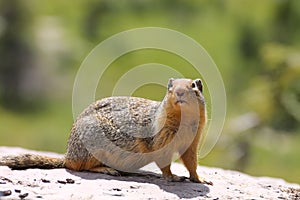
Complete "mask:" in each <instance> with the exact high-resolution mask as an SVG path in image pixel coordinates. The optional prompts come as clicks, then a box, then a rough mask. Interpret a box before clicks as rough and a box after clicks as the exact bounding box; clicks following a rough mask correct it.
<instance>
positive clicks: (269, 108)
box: [0, 0, 300, 182]
mask: <svg viewBox="0 0 300 200" xmlns="http://www.w3.org/2000/svg"><path fill="white" fill-rule="evenodd" d="M9 3H11V4H16V5H15V7H14V8H15V9H17V10H19V12H17V13H18V14H19V15H20V16H21V17H18V19H19V20H17V21H15V23H8V22H9V20H13V19H11V18H7V17H6V16H7V15H6V14H5V13H6V12H7V9H6V4H9ZM23 11H24V12H23ZM24 13H25V14H24ZM26 13H27V14H26ZM299 22H300V1H298V0H288V1H273V0H265V1H260V0H244V1H239V0H228V1H197V0H190V1H182V0H166V1H159V0H143V1H140V0H132V1H119V0H101V1H98V0H88V1H87V0H77V1H74V2H69V1H58V0H53V1H38V0H27V1H18V0H12V1H7V2H4V1H3V2H1V3H0V58H1V63H0V83H1V85H0V99H1V101H0V103H1V104H0V123H1V126H0V145H14V146H22V147H27V148H32V149H41V150H51V151H56V152H64V151H65V148H66V141H67V138H68V134H69V130H70V128H71V124H72V111H71V96H72V86H73V82H74V77H75V75H76V72H77V70H78V67H79V66H80V64H81V62H82V61H83V60H84V58H85V57H86V56H87V54H88V53H89V52H90V51H91V50H92V49H93V48H94V47H95V46H96V45H97V44H99V42H101V41H103V40H104V39H106V38H108V37H110V36H111V35H113V34H116V33H119V32H121V31H124V30H128V29H132V28H138V27H146V26H159V27H165V28H170V29H174V30H177V31H180V32H182V33H184V34H187V35H188V36H190V37H192V38H193V39H195V40H196V41H197V42H199V43H200V44H201V45H202V46H203V47H204V48H205V49H206V50H207V51H208V53H209V54H210V55H211V57H212V58H213V59H214V61H215V63H216V64H217V66H218V67H219V70H220V72H221V74H222V76H223V79H224V82H225V87H226V93H227V98H228V99H227V102H228V104H227V105H228V107H227V110H228V115H227V116H228V119H227V121H226V124H225V127H224V131H223V135H222V137H221V139H220V141H219V143H218V144H217V146H216V148H215V149H214V150H213V152H212V153H211V154H210V155H209V156H208V157H206V158H205V159H204V160H203V163H204V164H208V165H213V166H220V167H226V168H238V169H240V170H244V171H246V172H249V173H252V174H254V175H272V176H279V177H283V178H286V179H288V180H290V181H295V182H300V180H299V178H297V177H299V170H298V169H299V167H300V163H299V159H297V158H298V157H299V155H300V149H299V148H298V146H299V145H297V142H298V141H299V134H300V133H299V132H300V131H299V130H300V127H299V124H300V123H299V122H300V60H299V58H300V48H299V47H300V26H299ZM10 33H13V34H10ZM9 38H13V39H12V41H13V42H16V41H17V42H19V43H17V44H20V45H21V47H22V48H21V49H25V50H23V51H22V52H23V53H24V52H25V54H24V55H28V56H26V58H27V59H29V62H27V63H31V64H30V66H29V67H23V63H22V60H20V59H19V58H18V56H17V55H18V51H16V50H15V49H14V48H13V46H11V45H9V43H8V42H9V41H10V40H9ZM18 49H20V48H18ZM22 55H23V54H22ZM152 62H156V63H161V64H165V65H169V66H172V67H173V68H175V69H176V70H178V71H180V72H181V73H183V74H184V75H185V76H186V77H191V78H196V77H199V76H200V75H199V74H197V72H196V71H194V70H192V68H191V67H190V64H189V63H188V62H186V61H185V60H183V59H182V58H180V57H178V56H176V55H173V54H171V53H168V52H163V51H159V50H141V51H135V52H131V53H128V54H126V55H124V56H122V57H120V58H118V59H117V60H116V61H115V62H113V63H112V64H111V66H110V67H109V68H108V69H107V71H105V76H104V77H103V78H102V79H101V80H100V81H99V85H98V88H97V94H96V96H97V98H102V97H104V96H110V95H111V90H112V88H113V87H114V84H115V83H116V82H117V81H118V79H119V78H120V77H121V76H122V75H123V74H124V73H125V72H127V71H128V70H130V69H132V68H133V67H135V66H137V65H141V64H145V63H152ZM20 63H21V64H20ZM26 66H28V65H26ZM29 69H30V70H31V71H30V70H29ZM10 70H12V71H13V72H14V73H11V72H8V71H10ZM12 74H17V75H18V76H13V75H12ZM8 75H10V77H13V78H14V79H12V78H7V77H8ZM11 80H15V82H14V83H18V84H17V86H18V87H17V88H15V89H13V90H8V89H9V88H10V87H12V86H13V85H11V84H9V81H11ZM25 86H26V87H25ZM5 91H17V92H18V94H19V95H21V96H23V97H24V98H25V100H26V101H28V102H29V104H22V103H21V100H20V101H19V100H14V101H13V99H18V98H15V97H13V96H11V97H5ZM207 92H208V91H207ZM10 94H11V93H10ZM12 94H17V93H12ZM36 94H38V95H36ZM164 94H165V89H164V88H163V87H162V86H158V85H153V84H149V85H145V86H143V87H140V88H138V89H137V90H136V91H135V92H134V95H135V96H142V97H147V98H151V99H155V100H160V99H162V97H163V96H164ZM206 95H207V94H206ZM24 98H23V99H24ZM3 99H6V100H5V101H4V100H3ZM5 102H8V103H9V104H10V105H12V106H7V105H8V104H7V103H5ZM30 102H31V103H30ZM36 102H39V104H38V106H36V107H35V108H33V107H32V105H35V104H37V103H36ZM29 105H31V107H28V106H29ZM11 107H13V108H16V109H13V110H12V109H11ZM24 108H25V109H24ZM31 111H32V112H31ZM246 113H254V115H255V117H254V118H255V120H254V121H255V122H257V123H253V126H250V128H246V129H245V130H241V129H240V128H237V127H235V126H232V124H233V123H232V121H234V120H236V119H237V118H238V119H239V118H240V116H243V115H244V114H246ZM249 120H250V119H249ZM238 124H241V123H238ZM242 124H243V122H242ZM266 132H267V133H270V137H265V134H266ZM282 135H284V136H282ZM282 137H284V140H282ZM278 138H279V139H278ZM258 141H259V142H258ZM270 141H272V142H274V143H276V145H273V144H272V142H271V143H270ZM284 142H285V143H284ZM258 143H259V144H258ZM287 144H288V145H287ZM282 146H283V147H284V148H278V147H282ZM241 155H243V156H241ZM241 157H243V159H242V161H241ZM241 162H242V163H244V164H241V165H240V164H238V163H241ZM241 166H243V167H241ZM297 175H298V176H297Z"/></svg>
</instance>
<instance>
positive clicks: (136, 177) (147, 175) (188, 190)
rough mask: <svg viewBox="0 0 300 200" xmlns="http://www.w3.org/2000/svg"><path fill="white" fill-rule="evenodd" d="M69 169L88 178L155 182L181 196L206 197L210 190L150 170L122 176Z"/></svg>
mask: <svg viewBox="0 0 300 200" xmlns="http://www.w3.org/2000/svg"><path fill="white" fill-rule="evenodd" d="M67 171H68V172H69V173H70V174H72V175H74V176H78V177H80V178H82V179H86V180H97V179H105V180H117V181H128V182H137V183H149V184H155V185H157V186H159V188H160V189H162V190H164V191H165V192H168V193H173V194H175V195H177V196H178V197H179V198H195V197H203V196H204V197H205V196H207V194H208V193H209V192H210V190H209V188H208V187H207V186H206V185H203V184H200V183H193V182H190V181H189V180H185V181H183V182H168V181H166V180H165V179H163V178H162V177H161V175H159V174H156V173H153V172H148V171H147V172H146V171H139V172H138V173H125V174H122V176H111V175H106V174H101V173H92V172H76V171H72V170H67Z"/></svg>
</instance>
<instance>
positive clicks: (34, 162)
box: [0, 154, 64, 169]
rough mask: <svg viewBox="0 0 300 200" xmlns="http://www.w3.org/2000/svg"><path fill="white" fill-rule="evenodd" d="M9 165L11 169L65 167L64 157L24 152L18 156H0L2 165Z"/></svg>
mask: <svg viewBox="0 0 300 200" xmlns="http://www.w3.org/2000/svg"><path fill="white" fill-rule="evenodd" d="M1 165H2V166H8V167H10V168H11V169H28V168H41V169H53V168H63V167H64V158H53V157H48V156H42V155H34V154H22V155H17V156H3V157H0V166H1Z"/></svg>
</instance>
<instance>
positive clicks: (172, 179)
mask: <svg viewBox="0 0 300 200" xmlns="http://www.w3.org/2000/svg"><path fill="white" fill-rule="evenodd" d="M164 178H165V179H166V180H167V181H168V182H183V181H185V180H186V179H187V177H185V176H177V175H174V174H172V175H170V176H167V177H164Z"/></svg>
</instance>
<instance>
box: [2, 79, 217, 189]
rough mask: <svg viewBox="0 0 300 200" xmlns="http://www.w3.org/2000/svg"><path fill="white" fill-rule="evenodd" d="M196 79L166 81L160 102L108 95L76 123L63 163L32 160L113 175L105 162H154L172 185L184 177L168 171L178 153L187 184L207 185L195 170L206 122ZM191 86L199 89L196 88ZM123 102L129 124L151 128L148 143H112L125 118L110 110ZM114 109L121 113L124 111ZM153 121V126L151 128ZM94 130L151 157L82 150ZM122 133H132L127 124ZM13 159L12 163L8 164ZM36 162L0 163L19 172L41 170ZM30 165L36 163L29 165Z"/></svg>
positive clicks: (140, 140)
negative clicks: (129, 118)
mask: <svg viewBox="0 0 300 200" xmlns="http://www.w3.org/2000/svg"><path fill="white" fill-rule="evenodd" d="M199 81H200V80H195V81H193V80H190V79H170V80H169V85H168V91H167V94H166V96H165V98H164V100H163V101H162V102H161V103H160V102H154V101H150V100H147V99H141V98H129V97H128V98H125V97H124V98H118V97H111V98H108V99H104V100H100V101H97V102H95V103H94V104H92V105H90V106H89V107H88V108H87V109H86V110H85V111H84V112H83V113H82V114H81V115H80V116H79V117H78V119H77V120H76V122H75V123H74V126H73V128H72V131H71V135H70V139H69V142H68V149H67V153H66V156H65V158H64V159H56V160H51V159H50V158H45V157H36V158H37V159H40V161H43V162H47V160H48V162H49V163H52V166H53V167H66V168H68V169H72V170H75V171H92V172H100V173H107V174H111V175H119V172H118V170H115V169H114V167H109V166H108V165H107V163H113V164H115V166H116V167H123V168H124V167H126V166H127V165H132V166H133V168H139V167H142V166H144V165H146V164H148V163H149V162H152V161H154V162H155V163H156V164H157V165H158V166H159V167H160V169H161V171H162V173H163V177H164V178H166V179H167V180H170V181H181V180H183V178H182V177H178V176H176V175H173V174H172V172H171V170H170V165H171V161H172V156H173V154H174V153H176V152H178V153H179V154H180V159H181V160H182V162H183V164H184V165H185V167H186V168H187V170H188V171H189V173H190V180H191V181H193V182H201V183H208V184H211V182H207V181H205V180H204V179H203V178H201V177H199V176H198V175H197V172H196V169H197V148H198V144H199V140H200V138H201V133H202V131H203V129H204V126H205V123H206V110H205V102H204V98H203V96H202V84H201V81H200V82H199ZM195 84H199V85H196V86H195ZM200 90H201V91H200ZM179 100H180V101H179ZM121 104H128V105H129V112H130V115H131V120H132V121H133V122H134V123H133V124H135V126H140V127H151V126H153V130H154V133H155V134H153V135H152V136H151V137H150V136H149V137H148V138H146V139H145V138H143V137H141V138H139V137H137V138H132V139H130V138H128V137H131V136H122V135H120V136H122V137H124V139H122V137H121V139H116V140H115V138H114V137H115V136H114V134H115V135H118V134H116V133H118V131H119V129H120V127H119V126H122V123H121V122H120V123H121V125H118V124H117V123H116V121H115V118H117V120H124V119H123V118H118V115H116V113H114V111H111V110H113V108H114V107H113V106H120V105H121ZM118 109H120V110H122V108H118ZM125 114H127V113H125ZM144 115H145V116H144ZM151 123H153V124H152V125H151ZM125 124H126V123H125ZM89 126H90V127H89ZM95 127H96V128H100V129H101V130H102V131H103V132H104V133H105V134H107V135H106V136H107V137H112V139H114V140H113V141H116V142H118V146H119V147H120V148H121V149H123V150H125V151H127V152H133V153H139V154H144V153H148V154H151V159H148V158H147V159H146V158H144V157H143V156H141V157H138V158H137V157H136V156H130V155H129V156H127V154H126V159H120V158H123V157H124V154H123V152H115V151H109V150H108V151H103V150H101V149H96V150H95V151H94V152H90V150H89V149H88V148H87V147H86V145H87V144H89V143H85V142H84V141H83V139H82V138H83V137H84V136H86V134H90V133H92V134H91V135H87V136H86V137H87V138H88V139H87V141H86V142H89V140H90V141H91V142H93V141H97V140H99V138H97V136H96V133H95V134H93V130H94V129H93V128H95ZM121 128H122V127H121ZM97 130H98V129H97ZM122 130H125V131H129V132H130V131H131V130H129V127H126V125H124V127H123V129H122ZM147 131H148V129H147ZM147 131H146V132H147ZM119 132H120V131H119ZM110 133H111V134H112V135H110ZM142 133H143V131H142ZM120 134H121V133H120ZM100 140H101V138H100ZM108 146H109V144H108ZM12 160H15V161H14V162H12ZM16 160H18V162H16ZM20 160H22V162H21V161H20ZM40 161H37V160H32V159H31V161H30V162H29V159H27V160H26V158H25V157H22V156H17V157H10V159H7V158H6V159H2V160H0V165H8V166H10V167H12V168H17V166H18V165H19V166H21V167H20V168H26V166H27V168H28V167H43V165H42V164H41V162H40ZM29 163H36V164H35V165H29ZM21 164H22V165H21ZM45 166H47V165H44V167H45ZM48 167H49V166H48Z"/></svg>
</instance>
